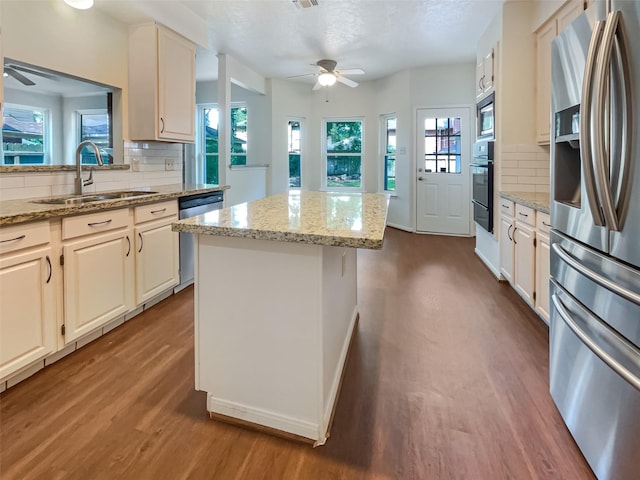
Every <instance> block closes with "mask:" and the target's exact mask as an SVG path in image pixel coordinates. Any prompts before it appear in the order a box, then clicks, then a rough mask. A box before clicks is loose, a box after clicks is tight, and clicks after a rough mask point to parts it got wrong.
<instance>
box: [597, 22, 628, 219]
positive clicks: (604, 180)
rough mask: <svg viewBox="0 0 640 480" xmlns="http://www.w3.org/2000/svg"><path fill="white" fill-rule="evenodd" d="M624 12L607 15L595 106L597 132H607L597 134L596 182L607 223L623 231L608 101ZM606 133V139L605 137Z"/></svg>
mask: <svg viewBox="0 0 640 480" xmlns="http://www.w3.org/2000/svg"><path fill="white" fill-rule="evenodd" d="M621 15H622V14H621V12H620V11H619V10H618V11H615V12H611V13H609V15H607V22H606V24H605V27H604V32H603V34H602V44H601V46H600V50H599V52H598V57H597V60H596V65H597V70H596V82H595V84H596V85H595V86H596V101H595V108H594V131H595V132H602V133H603V135H595V136H594V137H595V138H594V143H595V158H596V184H597V187H598V190H599V192H600V201H601V202H602V213H603V214H604V218H605V221H606V223H607V226H608V227H609V228H610V229H611V230H615V231H619V230H620V226H619V223H618V215H617V213H616V210H615V206H614V201H613V194H612V192H611V185H610V183H609V182H610V179H609V176H610V175H609V157H610V148H611V146H610V141H611V133H610V131H609V122H608V121H607V119H606V118H605V116H606V115H607V114H608V113H609V108H607V106H606V104H608V103H609V101H608V98H609V97H608V94H609V88H610V84H611V82H610V80H611V78H610V68H611V54H612V52H613V47H614V41H615V39H616V31H617V30H618V25H619V24H620V17H621ZM605 136H606V139H605V138H604V137H605Z"/></svg>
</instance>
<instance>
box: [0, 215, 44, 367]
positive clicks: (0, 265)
mask: <svg viewBox="0 0 640 480" xmlns="http://www.w3.org/2000/svg"><path fill="white" fill-rule="evenodd" d="M45 224H46V229H47V232H48V228H49V227H48V223H46V222H45ZM3 233H4V232H3ZM21 235H23V234H18V235H17V236H16V237H20V236H21ZM27 235H28V234H27ZM47 235H48V233H47ZM27 238H28V237H27ZM3 240H4V239H3ZM47 243H48V240H47ZM52 274H53V271H52V264H51V247H50V246H49V245H44V246H40V247H36V248H28V249H19V250H16V251H14V252H11V253H8V254H4V252H3V255H2V257H1V259H0V379H1V378H4V377H7V376H9V375H11V374H13V373H15V372H17V371H18V370H20V369H21V368H23V367H26V366H28V365H29V364H31V363H33V362H35V361H37V360H40V359H42V358H44V357H45V356H46V355H48V354H50V353H53V352H54V351H55V347H56V337H55V328H56V321H55V310H56V309H55V300H54V289H53V282H52Z"/></svg>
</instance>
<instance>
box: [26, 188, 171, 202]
mask: <svg viewBox="0 0 640 480" xmlns="http://www.w3.org/2000/svg"><path fill="white" fill-rule="evenodd" d="M153 193H158V192H147V191H140V190H124V191H121V192H105V193H91V194H86V195H66V196H64V197H51V198H41V199H39V200H32V203H44V204H46V205H83V204H85V203H93V202H101V201H103V200H117V199H122V198H133V197H139V196H141V195H151V194H153Z"/></svg>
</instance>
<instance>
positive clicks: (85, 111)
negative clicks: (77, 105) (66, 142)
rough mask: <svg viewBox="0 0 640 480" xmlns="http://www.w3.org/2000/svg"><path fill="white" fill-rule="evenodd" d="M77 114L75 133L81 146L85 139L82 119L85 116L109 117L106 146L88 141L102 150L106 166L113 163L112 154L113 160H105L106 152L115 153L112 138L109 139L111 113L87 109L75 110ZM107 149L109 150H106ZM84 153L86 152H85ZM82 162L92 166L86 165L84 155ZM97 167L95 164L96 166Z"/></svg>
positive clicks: (106, 110)
mask: <svg viewBox="0 0 640 480" xmlns="http://www.w3.org/2000/svg"><path fill="white" fill-rule="evenodd" d="M74 113H75V131H76V142H77V144H78V145H79V144H80V143H81V142H83V141H84V140H85V139H84V138H83V136H82V117H83V115H106V117H107V139H106V145H103V143H102V142H98V143H96V142H95V141H94V140H91V139H90V138H88V139H87V140H89V141H91V142H93V143H95V144H96V145H97V147H98V148H99V149H100V154H101V155H102V161H103V162H104V163H105V164H108V163H113V155H112V154H111V155H110V157H111V158H105V157H106V155H105V152H106V154H107V155H108V154H109V153H108V152H112V151H113V145H112V144H111V141H110V138H109V128H110V127H109V123H108V122H109V120H110V118H109V111H108V109H106V108H87V109H79V110H74ZM105 149H107V150H105ZM83 153H84V151H83ZM91 154H93V152H91ZM81 162H82V164H83V165H91V164H89V163H85V162H84V156H83V154H81ZM94 165H95V164H94Z"/></svg>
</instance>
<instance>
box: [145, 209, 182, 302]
mask: <svg viewBox="0 0 640 480" xmlns="http://www.w3.org/2000/svg"><path fill="white" fill-rule="evenodd" d="M134 217H135V224H136V225H135V238H136V240H135V247H136V304H137V305H140V304H142V303H144V302H145V301H147V300H149V299H151V298H153V297H154V296H156V295H158V294H160V293H162V292H164V291H165V290H167V289H169V288H171V287H173V286H175V285H177V284H178V281H179V279H180V278H179V265H178V264H179V258H180V257H179V253H178V238H179V237H178V233H177V232H172V231H171V223H172V222H175V221H177V220H178V203H177V201H175V200H173V201H169V202H163V203H155V204H151V205H142V206H139V207H136V208H135V210H134Z"/></svg>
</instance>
